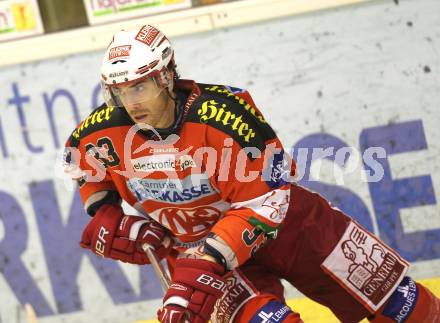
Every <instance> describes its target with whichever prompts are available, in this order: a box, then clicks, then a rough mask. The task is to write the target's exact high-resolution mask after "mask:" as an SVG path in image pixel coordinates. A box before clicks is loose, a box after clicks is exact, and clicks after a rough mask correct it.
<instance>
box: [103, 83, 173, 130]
mask: <svg viewBox="0 0 440 323" xmlns="http://www.w3.org/2000/svg"><path fill="white" fill-rule="evenodd" d="M112 93H113V95H114V96H115V97H117V99H118V101H120V102H121V103H122V105H123V106H124V108H125V109H126V110H127V112H128V114H129V115H130V117H131V118H132V119H133V121H134V122H136V123H146V124H149V125H151V126H152V127H154V128H166V127H169V126H171V125H172V123H173V121H174V104H173V103H174V102H173V101H172V100H171V99H170V97H169V96H168V93H167V92H166V90H164V89H162V88H160V87H159V86H158V85H157V84H156V82H155V80H154V79H153V78H148V79H145V80H142V81H138V82H133V83H130V84H127V85H122V86H115V87H112Z"/></svg>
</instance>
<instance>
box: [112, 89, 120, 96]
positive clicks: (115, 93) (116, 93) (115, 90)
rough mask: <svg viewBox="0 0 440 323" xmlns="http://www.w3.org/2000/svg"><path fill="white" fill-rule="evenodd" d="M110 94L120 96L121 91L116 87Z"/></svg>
mask: <svg viewBox="0 0 440 323" xmlns="http://www.w3.org/2000/svg"><path fill="white" fill-rule="evenodd" d="M112 92H113V94H114V95H121V89H119V88H117V87H114V88H113V90H112Z"/></svg>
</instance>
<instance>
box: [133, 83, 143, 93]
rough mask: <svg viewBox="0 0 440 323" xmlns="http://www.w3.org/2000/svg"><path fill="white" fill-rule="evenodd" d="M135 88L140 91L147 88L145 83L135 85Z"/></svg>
mask: <svg viewBox="0 0 440 323" xmlns="http://www.w3.org/2000/svg"><path fill="white" fill-rule="evenodd" d="M134 90H135V91H136V92H137V93H139V92H142V91H144V90H145V86H144V84H143V83H139V84H137V85H136V86H135V87H134Z"/></svg>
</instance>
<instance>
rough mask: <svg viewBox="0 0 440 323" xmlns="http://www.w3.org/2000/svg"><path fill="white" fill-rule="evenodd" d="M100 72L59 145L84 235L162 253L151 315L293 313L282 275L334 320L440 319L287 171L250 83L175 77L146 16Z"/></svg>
mask: <svg viewBox="0 0 440 323" xmlns="http://www.w3.org/2000/svg"><path fill="white" fill-rule="evenodd" d="M101 73H102V75H101V79H102V85H103V94H104V98H105V104H103V105H102V106H100V107H98V108H96V109H95V110H94V112H92V113H91V114H90V115H89V116H88V117H87V118H86V119H85V120H84V121H83V122H82V123H81V124H80V125H79V126H78V127H77V128H76V129H75V130H74V131H73V133H72V135H71V136H70V138H69V139H68V141H67V144H66V154H65V167H66V172H67V173H68V174H70V176H71V177H72V178H74V179H75V180H76V181H77V182H78V185H79V190H80V193H81V196H82V200H83V203H84V208H85V210H86V212H87V213H88V214H89V215H90V216H91V219H90V222H89V223H88V225H87V226H86V228H85V229H84V232H83V235H82V238H81V242H80V244H81V246H82V247H84V248H87V249H90V250H91V251H92V252H94V253H95V254H97V255H99V256H103V257H107V258H112V259H116V260H121V261H123V262H128V263H134V264H139V265H143V264H147V263H148V258H147V257H146V255H145V254H144V252H143V251H142V248H141V247H142V245H143V244H144V243H148V244H149V245H151V246H152V247H154V248H155V249H156V253H157V254H158V255H159V256H160V257H162V258H164V257H166V259H167V261H168V264H169V267H170V271H171V273H172V284H171V287H170V288H169V289H168V291H167V292H166V294H165V296H164V298H163V306H162V308H160V309H159V310H158V312H157V313H158V314H157V315H158V318H159V320H160V321H161V322H169V323H178V322H183V321H184V320H185V319H189V320H190V321H191V322H197V323H198V322H207V321H208V320H212V322H252V323H254V322H302V320H301V318H300V316H299V314H298V313H296V312H295V311H294V309H291V308H289V307H288V306H287V305H286V302H285V299H284V296H283V286H282V284H281V282H280V280H281V279H285V280H287V281H288V282H289V283H290V284H292V285H293V286H295V287H296V288H297V289H298V290H299V291H301V292H302V293H303V294H304V295H306V296H307V297H309V298H311V299H313V300H315V301H317V302H319V303H320V304H323V305H324V306H327V307H328V308H330V309H331V311H332V312H333V313H334V315H335V316H336V317H337V318H338V319H339V320H341V321H342V322H358V321H360V320H362V319H363V318H368V319H369V320H371V321H372V322H375V323H382V322H384V323H385V322H414V323H423V322H426V323H428V322H429V323H432V322H440V319H439V315H440V301H439V299H437V298H436V297H435V296H434V295H433V294H432V293H431V292H430V291H429V290H428V289H427V288H426V287H424V286H422V285H420V284H419V283H417V282H415V281H414V280H413V279H411V278H410V277H409V276H407V270H408V267H409V265H408V263H407V262H406V261H405V260H404V259H402V258H401V257H400V256H399V254H397V253H396V251H394V250H392V249H391V248H390V247H388V246H387V245H386V244H385V243H384V242H382V241H381V240H380V239H379V238H378V237H375V236H374V235H372V234H371V233H370V232H368V231H366V230H365V229H364V228H363V227H362V226H361V225H359V224H358V223H356V222H355V221H354V220H352V219H351V218H350V217H348V216H347V215H345V214H343V213H342V212H341V211H339V210H338V209H335V208H332V207H331V206H330V205H329V203H328V202H327V201H326V200H324V199H323V198H322V197H321V196H320V195H318V194H316V193H313V192H311V191H309V190H307V189H305V188H303V187H300V186H299V185H297V184H295V183H293V182H292V181H291V175H292V173H293V172H294V163H292V162H291V161H290V160H289V157H288V156H287V154H286V153H285V152H284V150H283V147H282V145H281V143H280V141H279V139H278V138H277V136H276V134H275V132H274V131H273V130H272V128H271V126H270V125H269V124H268V123H267V121H266V120H265V118H264V117H263V115H262V114H261V112H260V110H259V109H258V108H257V107H256V105H255V104H254V101H253V100H252V98H251V96H250V94H249V93H248V92H247V91H246V90H242V89H239V88H234V87H230V86H223V85H213V84H201V83H196V82H194V81H191V80H183V79H180V77H179V75H178V73H177V71H176V64H175V60H174V50H173V48H172V46H171V44H170V42H169V40H168V39H167V37H166V36H165V35H164V34H163V33H162V32H161V31H160V30H158V29H156V28H155V27H154V26H150V25H145V26H143V27H141V28H139V29H138V30H134V31H120V32H117V33H116V34H115V35H114V37H113V39H112V41H111V43H110V44H109V46H108V49H107V51H106V53H105V57H104V60H103V64H102V70H101ZM121 201H126V202H127V203H128V204H130V205H131V206H133V207H134V208H136V209H137V210H138V211H139V214H138V215H126V214H124V211H123V209H122V208H121ZM166 237H168V238H166ZM166 240H169V241H171V243H165V241H166Z"/></svg>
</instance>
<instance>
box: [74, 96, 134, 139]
mask: <svg viewBox="0 0 440 323" xmlns="http://www.w3.org/2000/svg"><path fill="white" fill-rule="evenodd" d="M132 124H133V121H132V120H131V119H130V118H129V117H128V116H127V114H126V112H125V110H123V109H120V108H112V107H108V106H107V105H106V104H102V105H101V106H99V107H98V108H96V109H95V110H93V111H92V112H91V113H90V114H89V115H88V116H87V117H86V118H85V119H84V120H83V121H82V122H81V123H80V124H79V125H78V126H77V127H76V129H75V130H74V131H73V132H72V134H71V135H70V138H69V142H70V146H73V147H77V146H78V144H79V141H80V140H81V138H84V137H85V136H87V135H90V134H91V133H93V132H95V131H99V130H103V129H107V128H112V127H119V126H127V125H132Z"/></svg>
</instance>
